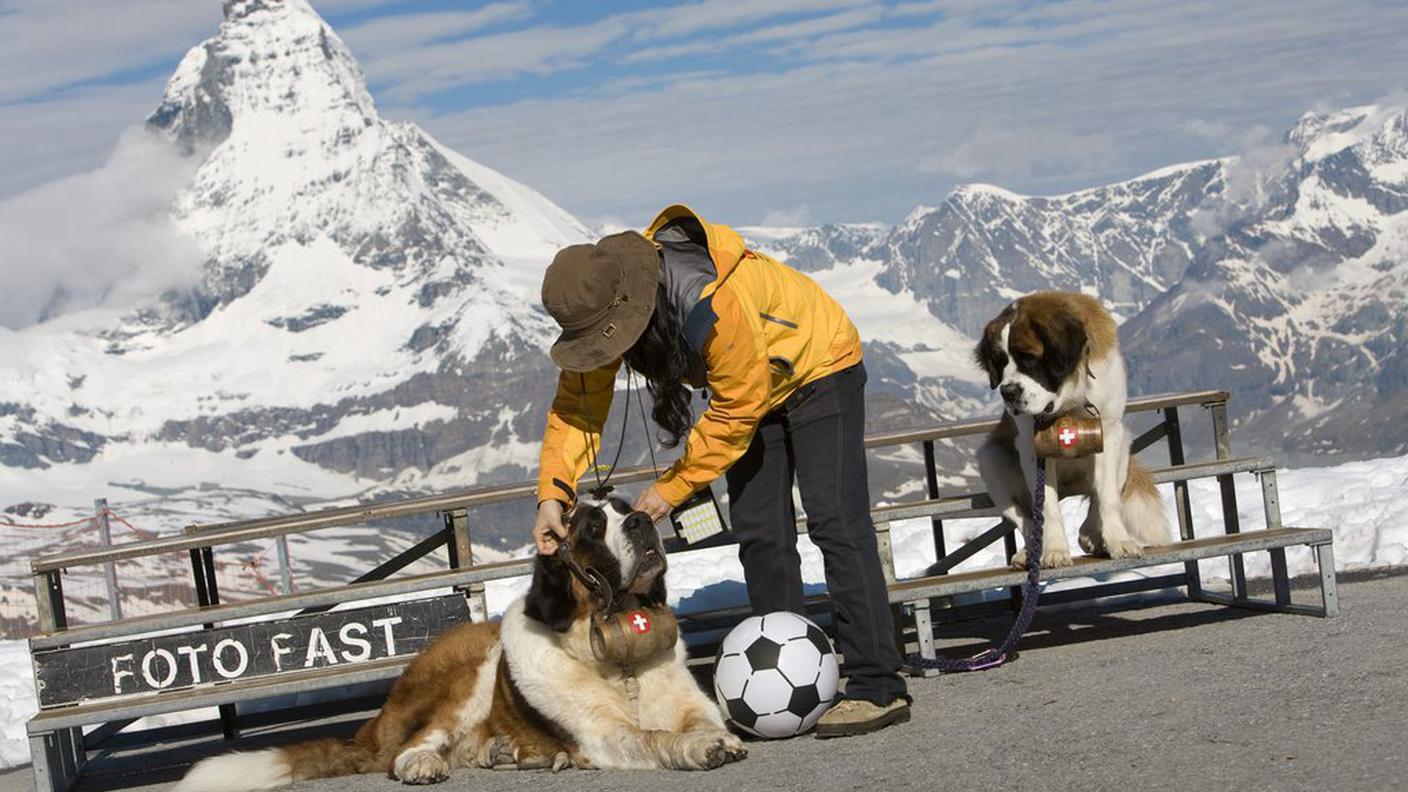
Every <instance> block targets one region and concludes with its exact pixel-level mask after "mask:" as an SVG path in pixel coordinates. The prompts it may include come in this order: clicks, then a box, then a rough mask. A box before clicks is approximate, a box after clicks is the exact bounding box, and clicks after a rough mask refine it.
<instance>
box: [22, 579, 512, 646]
mask: <svg viewBox="0 0 1408 792" xmlns="http://www.w3.org/2000/svg"><path fill="white" fill-rule="evenodd" d="M532 571H533V560H532V559H530V558H523V559H515V560H512V561H499V562H497V563H493V564H480V565H479V566H475V567H470V568H468V569H457V570H450V571H446V572H431V573H428V574H424V575H409V576H407V577H401V578H393V579H391V580H377V581H369V582H366V583H352V584H349V585H346V586H339V587H337V588H327V589H318V590H317V591H310V592H308V593H306V594H291V595H289V596H285V597H267V598H264V599H258V600H253V601H251V602H244V603H240V602H236V603H228V604H225V605H215V606H212V607H207V608H195V609H192V610H183V611H176V612H174V613H157V614H152V615H150V616H138V617H135V618H130V619H122V620H120V621H112V622H101V623H99V624H89V625H84V626H82V627H74V628H71V629H68V630H62V631H59V632H53V633H45V634H43V635H36V636H34V637H33V638H30V639H29V646H30V649H32V650H34V651H41V650H44V649H51V648H54V647H56V646H67V645H69V644H75V643H83V642H86V641H98V640H102V639H104V638H119V637H121V638H131V637H136V636H138V635H141V634H145V633H153V632H159V631H162V630H175V629H180V628H183V627H195V626H199V625H204V624H210V623H215V622H226V621H231V620H235V619H245V618H251V617H254V616H267V615H269V614H274V613H283V612H285V611H298V610H303V609H304V608H314V607H319V606H325V605H340V604H342V603H348V602H356V601H359V600H369V599H376V598H379V597H388V596H397V595H404V594H415V593H418V592H424V591H433V590H435V589H440V588H454V587H456V586H465V585H468V584H470V583H481V582H484V581H486V580H500V579H503V578H510V577H518V576H520V575H526V574H529V573H530V572H532Z"/></svg>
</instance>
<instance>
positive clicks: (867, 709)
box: [816, 698, 909, 739]
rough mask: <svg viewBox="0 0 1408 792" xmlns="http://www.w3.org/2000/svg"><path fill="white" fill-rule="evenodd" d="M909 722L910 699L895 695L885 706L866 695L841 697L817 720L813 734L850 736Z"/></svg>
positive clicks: (818, 735) (822, 737)
mask: <svg viewBox="0 0 1408 792" xmlns="http://www.w3.org/2000/svg"><path fill="white" fill-rule="evenodd" d="M908 722H909V703H908V702H907V701H905V700H904V699H903V698H897V699H895V700H894V701H892V702H890V703H889V704H887V705H885V706H883V707H882V706H880V705H879V704H875V703H872V702H869V701H866V700H865V699H842V700H841V702H840V703H838V704H837V705H836V706H834V707H832V708H831V709H829V710H827V711H826V713H825V714H824V715H822V716H821V720H819V721H817V722H816V736H817V737H818V738H821V739H825V738H827V737H850V736H852V735H856V734H865V733H867V732H873V731H876V730H877V729H883V728H885V727H886V726H889V725H890V724H892V723H908Z"/></svg>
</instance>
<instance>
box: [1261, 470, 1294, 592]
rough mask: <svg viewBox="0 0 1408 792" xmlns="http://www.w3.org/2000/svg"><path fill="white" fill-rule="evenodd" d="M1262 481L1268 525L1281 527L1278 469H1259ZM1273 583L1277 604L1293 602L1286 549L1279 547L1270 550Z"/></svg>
mask: <svg viewBox="0 0 1408 792" xmlns="http://www.w3.org/2000/svg"><path fill="white" fill-rule="evenodd" d="M1256 477H1257V480H1258V481H1260V482H1261V503H1262V507H1263V509H1264V510H1265V512H1266V527H1267V528H1280V527H1281V497H1280V494H1279V493H1278V491H1277V489H1276V470H1275V469H1274V468H1273V469H1271V470H1259V471H1257V474H1256ZM1270 555H1271V585H1272V588H1273V590H1274V591H1275V592H1276V604H1277V605H1290V604H1291V577H1290V575H1289V574H1288V573H1287V571H1286V550H1285V548H1282V547H1278V548H1275V549H1274V550H1271V551H1270Z"/></svg>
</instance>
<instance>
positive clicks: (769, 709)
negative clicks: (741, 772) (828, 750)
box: [714, 611, 840, 739]
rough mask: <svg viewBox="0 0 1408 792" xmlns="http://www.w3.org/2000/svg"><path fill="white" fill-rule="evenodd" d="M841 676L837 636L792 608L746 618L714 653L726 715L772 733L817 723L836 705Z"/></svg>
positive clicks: (761, 733) (717, 691)
mask: <svg viewBox="0 0 1408 792" xmlns="http://www.w3.org/2000/svg"><path fill="white" fill-rule="evenodd" d="M839 678H840V668H839V667H838V666H837V664H836V652H835V651H834V650H833V649H832V647H831V639H829V638H827V637H826V633H824V632H822V630H821V628H820V627H818V626H816V625H815V624H813V623H812V622H811V621H810V620H808V619H807V618H806V617H804V616H798V615H797V614H795V613H789V612H787V611H777V612H776V613H769V614H767V615H766V616H750V617H749V618H747V619H744V620H743V621H742V622H741V623H740V624H739V625H738V626H737V627H734V628H733V630H732V631H730V632H729V634H728V636H727V637H725V638H724V642H723V644H722V645H720V646H719V653H718V655H717V656H716V657H715V658H714V695H715V697H716V698H717V699H718V702H719V707H720V708H721V709H722V710H723V713H724V717H725V718H727V719H728V721H729V722H730V723H732V724H733V725H734V726H736V727H738V728H739V729H741V730H742V731H745V732H747V733H748V734H752V735H756V736H758V737H767V738H770V739H775V738H779V737H792V736H795V735H798V734H801V733H802V732H805V731H807V730H808V729H810V728H812V727H813V726H815V725H816V722H817V719H818V718H820V717H821V715H822V713H824V712H826V710H827V709H829V708H830V707H831V703H832V700H833V699H834V698H835V697H836V683H837V681H838V679H839Z"/></svg>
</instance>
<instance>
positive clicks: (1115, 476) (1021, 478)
mask: <svg viewBox="0 0 1408 792" xmlns="http://www.w3.org/2000/svg"><path fill="white" fill-rule="evenodd" d="M975 356H976V358H977V361H978V364H979V365H980V366H982V368H983V369H984V370H985V371H986V372H987V374H988V383H989V387H992V388H994V389H997V390H998V391H999V392H1000V393H1001V394H1002V398H1003V402H1004V404H1005V406H1006V411H1005V412H1004V414H1003V416H1002V421H1001V423H1000V424H999V425H998V427H997V428H996V429H995V430H993V432H992V434H990V435H989V436H988V439H987V442H986V443H985V444H984V445H983V447H982V448H981V449H980V450H979V451H978V467H979V470H980V471H981V473H982V476H983V482H984V483H985V484H986V486H987V489H988V493H989V495H991V497H992V500H993V503H994V504H996V506H997V507H998V509H1000V510H1001V511H1002V515H1003V516H1004V517H1006V518H1007V519H1009V520H1011V521H1012V522H1013V523H1015V524H1016V525H1017V526H1018V527H1019V528H1020V529H1021V530H1022V535H1023V536H1024V537H1028V536H1030V531H1031V513H1032V490H1033V486H1034V484H1035V480H1036V453H1035V450H1034V449H1033V446H1032V437H1033V435H1034V433H1035V431H1036V427H1037V426H1038V425H1039V424H1044V423H1045V422H1048V421H1051V420H1054V419H1055V418H1056V417H1058V416H1060V415H1062V414H1065V413H1071V412H1076V411H1079V410H1083V409H1084V407H1085V405H1086V404H1087V403H1088V404H1090V405H1093V406H1094V407H1095V408H1096V409H1097V410H1098V411H1099V413H1100V420H1101V424H1102V429H1103V431H1104V441H1105V442H1104V447H1105V450H1104V451H1103V452H1102V453H1099V454H1094V455H1093V456H1089V457H1083V458H1079V459H1060V460H1057V459H1050V460H1047V465H1046V493H1045V498H1046V504H1045V509H1044V516H1045V521H1046V522H1045V530H1044V532H1043V542H1042V553H1041V565H1042V566H1043V567H1058V566H1069V565H1070V564H1071V550H1070V545H1069V543H1068V542H1067V540H1066V532H1065V528H1064V526H1063V525H1062V521H1061V508H1060V498H1062V497H1066V496H1069V495H1086V496H1088V497H1089V498H1090V501H1091V503H1090V511H1089V514H1088V515H1087V516H1086V518H1085V522H1084V523H1083V524H1082V525H1081V527H1080V533H1079V541H1080V546H1081V549H1083V550H1085V552H1087V553H1090V554H1093V555H1107V556H1109V557H1110V558H1127V557H1130V556H1139V555H1142V554H1143V548H1144V547H1145V546H1147V545H1153V544H1161V543H1163V542H1166V541H1168V536H1169V524H1168V518H1167V517H1166V516H1165V514H1164V509H1163V501H1162V499H1161V498H1160V497H1159V493H1158V490H1157V489H1155V487H1154V482H1153V479H1152V478H1151V477H1150V475H1149V471H1148V470H1147V469H1146V468H1144V467H1143V466H1142V465H1140V464H1139V460H1137V459H1133V458H1131V457H1130V453H1129V448H1130V442H1131V438H1130V434H1129V430H1128V429H1127V428H1126V427H1125V425H1124V408H1125V401H1126V395H1125V387H1126V386H1125V368H1124V359H1123V358H1122V357H1121V356H1120V350H1119V336H1118V334H1117V332H1116V328H1115V322H1114V319H1113V318H1112V317H1111V316H1110V314H1109V312H1108V311H1106V310H1105V309H1104V307H1102V306H1101V305H1100V303H1099V301H1098V300H1096V299H1095V298H1093V297H1089V296H1086V295H1084V294H1070V293H1064V292H1038V293H1036V294H1031V295H1028V296H1026V297H1022V298H1020V299H1018V300H1017V301H1016V302H1014V303H1012V304H1011V305H1009V306H1007V308H1006V309H1005V310H1003V311H1002V313H1000V314H998V315H997V317H996V318H994V319H993V320H992V321H991V322H989V323H988V325H987V327H986V328H985V329H984V331H983V338H982V340H981V341H980V342H979V343H978V347H977V349H976V350H975ZM1026 558H1027V557H1026V550H1022V551H1020V552H1018V553H1017V555H1016V556H1014V557H1013V559H1012V563H1013V565H1014V566H1017V567H1023V566H1025V565H1026Z"/></svg>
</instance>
